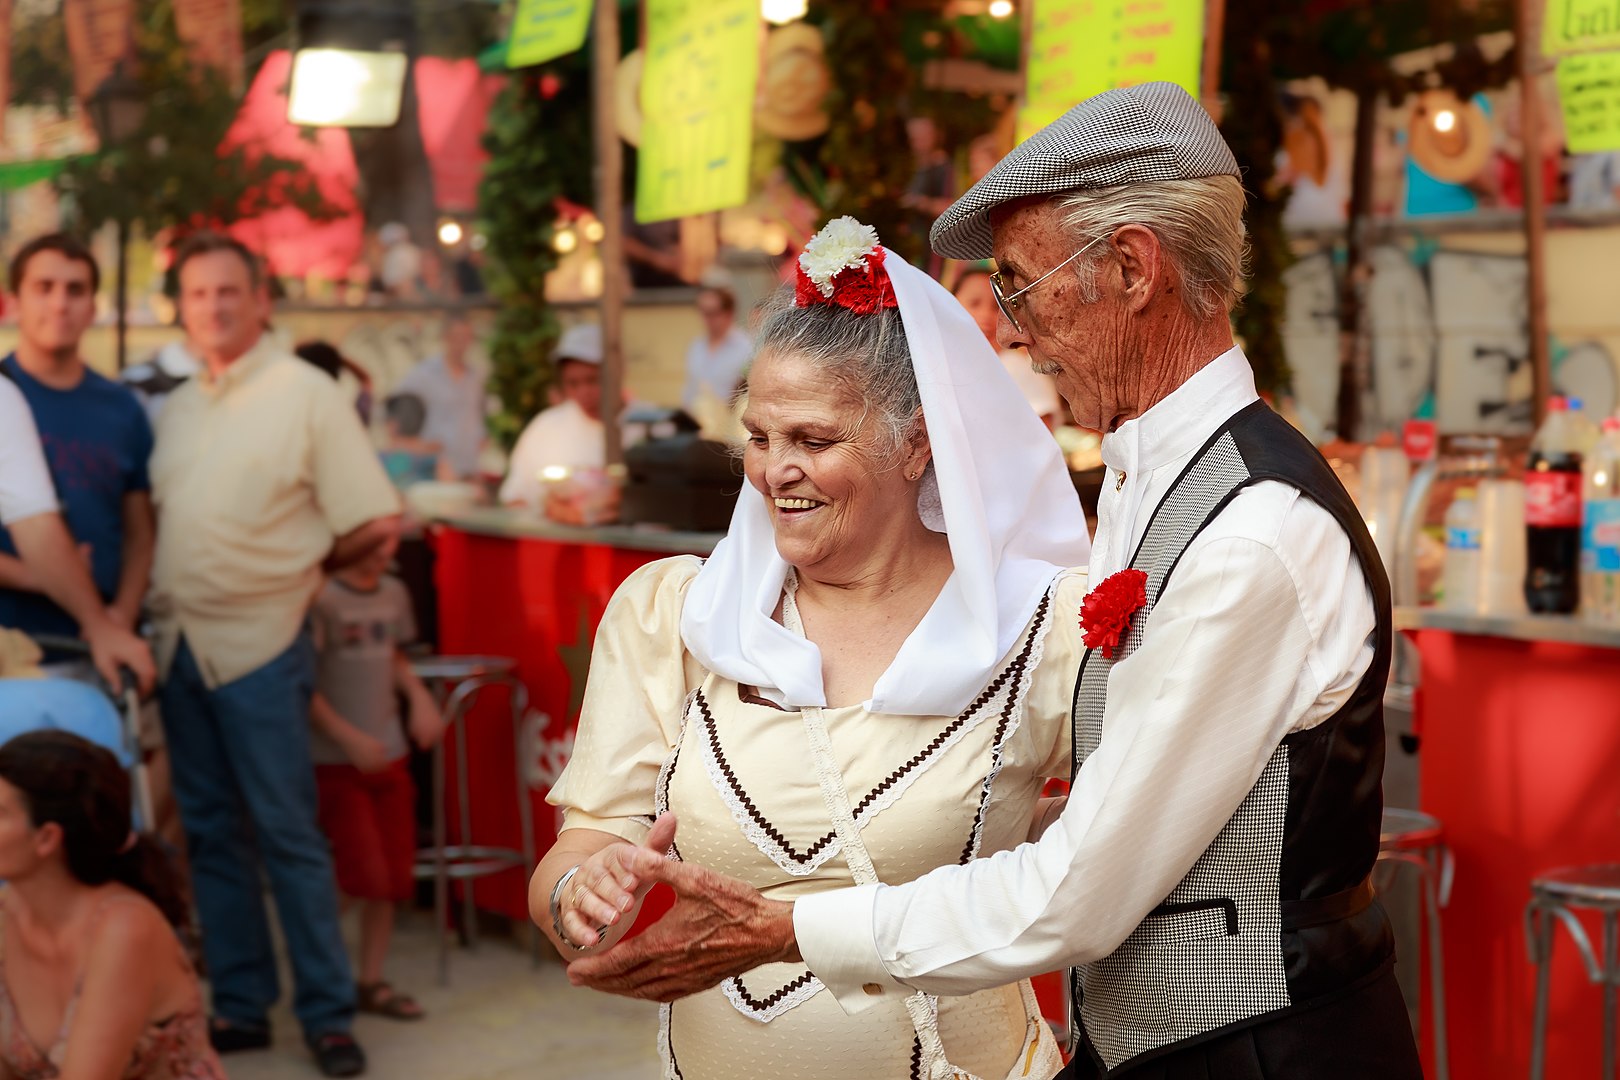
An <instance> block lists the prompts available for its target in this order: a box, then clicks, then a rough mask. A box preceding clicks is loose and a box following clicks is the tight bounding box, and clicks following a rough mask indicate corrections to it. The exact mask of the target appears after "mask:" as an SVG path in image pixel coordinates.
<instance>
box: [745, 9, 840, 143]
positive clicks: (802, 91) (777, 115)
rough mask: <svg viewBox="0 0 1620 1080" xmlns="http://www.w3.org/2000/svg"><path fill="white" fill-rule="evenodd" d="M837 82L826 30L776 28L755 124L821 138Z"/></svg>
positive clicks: (785, 135)
mask: <svg viewBox="0 0 1620 1080" xmlns="http://www.w3.org/2000/svg"><path fill="white" fill-rule="evenodd" d="M831 85H832V76H831V75H830V74H829V73H828V71H827V61H826V57H825V56H824V55H823V45H822V40H821V31H819V30H817V29H816V28H815V27H813V26H806V25H805V24H804V23H791V24H789V25H787V26H783V27H779V28H777V29H776V30H773V31H771V36H770V38H769V39H768V40H767V41H766V42H765V59H764V61H763V63H762V64H761V67H760V73H759V86H760V94H759V101H758V104H757V105H756V106H755V108H754V127H755V128H756V129H757V130H759V131H761V132H764V133H765V134H766V135H770V136H772V137H774V138H778V139H784V140H786V141H788V142H798V141H801V140H803V139H813V138H815V137H816V136H817V135H820V134H822V133H824V132H825V131H826V130H827V126H828V123H829V120H828V118H827V111H826V109H825V108H824V105H825V102H826V98H827V90H828V88H829V87H830V86H831Z"/></svg>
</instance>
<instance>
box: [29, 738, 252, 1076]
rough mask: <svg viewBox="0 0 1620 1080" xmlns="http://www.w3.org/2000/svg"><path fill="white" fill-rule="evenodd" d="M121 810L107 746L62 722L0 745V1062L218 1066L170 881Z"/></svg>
mask: <svg viewBox="0 0 1620 1080" xmlns="http://www.w3.org/2000/svg"><path fill="white" fill-rule="evenodd" d="M130 824H131V821H130V785H129V777H128V776H127V775H125V773H124V771H123V769H121V768H120V767H119V765H118V761H117V759H115V758H114V757H113V755H112V754H111V753H110V752H108V751H107V750H104V749H102V748H101V747H98V746H96V745H94V744H93V743H90V742H87V741H85V740H84V739H81V738H79V737H78V736H77V735H70V734H68V733H67V732H63V731H33V732H29V733H27V734H25V735H19V736H17V737H16V738H14V739H12V740H11V741H9V742H7V743H6V744H5V745H4V746H0V880H4V881H5V882H6V883H7V884H6V885H5V886H3V887H0V1075H3V1076H6V1077H16V1078H17V1080H91V1078H95V1080H115V1078H116V1080H224V1077H225V1071H224V1070H223V1069H222V1068H221V1067H220V1064H219V1059H218V1058H217V1057H216V1056H215V1054H214V1051H213V1049H212V1048H211V1047H210V1046H209V1044H208V1026H207V1019H206V1014H205V1013H204V1011H203V1001H202V992H201V990H200V988H199V987H198V985H197V976H196V973H195V972H194V971H192V968H191V964H190V962H189V961H188V960H187V959H186V954H185V950H184V948H183V947H182V946H181V943H180V938H179V936H178V933H177V931H178V930H179V929H180V927H181V926H183V924H184V923H185V921H186V916H187V912H186V906H185V904H184V902H183V901H182V900H181V898H180V893H179V889H178V887H177V885H178V883H177V881H176V879H175V877H174V875H173V872H172V871H171V869H170V868H169V865H168V863H167V861H166V860H165V858H164V856H163V854H162V852H161V851H160V850H159V849H158V848H157V846H156V845H155V844H154V843H153V842H152V840H151V839H149V838H148V837H145V836H143V835H141V834H139V833H136V832H134V831H133V830H132V829H131V827H130ZM24 988H26V989H24Z"/></svg>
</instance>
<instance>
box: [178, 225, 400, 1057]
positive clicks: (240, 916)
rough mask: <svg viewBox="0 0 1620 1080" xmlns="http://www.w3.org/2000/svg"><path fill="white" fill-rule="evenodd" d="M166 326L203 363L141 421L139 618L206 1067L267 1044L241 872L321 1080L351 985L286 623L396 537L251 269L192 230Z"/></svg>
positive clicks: (373, 461)
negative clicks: (193, 955)
mask: <svg viewBox="0 0 1620 1080" xmlns="http://www.w3.org/2000/svg"><path fill="white" fill-rule="evenodd" d="M175 274H176V276H177V278H178V279H179V282H180V317H181V320H182V321H183V322H184V323H185V327H186V333H187V334H188V335H189V337H190V340H191V341H192V343H193V344H194V345H195V346H196V348H197V350H198V353H199V355H200V356H201V359H202V361H203V370H202V371H201V372H199V373H198V375H197V377H196V378H194V379H192V380H190V381H189V382H187V383H186V384H185V385H184V386H182V387H180V389H179V390H177V391H175V393H174V396H173V398H172V399H171V400H170V401H169V403H168V404H167V405H166V406H165V408H164V410H163V416H162V418H161V419H160V421H159V423H158V429H157V447H156V450H155V452H154V453H153V456H152V484H153V493H154V498H155V501H156V504H157V510H158V549H157V563H156V566H155V569H154V574H153V591H152V605H151V606H152V611H153V615H154V617H155V618H156V621H157V629H158V639H157V641H158V653H159V663H160V666H161V668H162V671H163V724H164V728H165V730H166V732H167V734H168V737H169V748H170V753H171V755H172V758H173V762H174V787H175V794H176V796H177V797H178V801H179V804H180V816H181V819H182V821H183V822H184V823H185V827H186V835H187V838H188V840H189V841H190V845H191V868H192V876H193V880H194V883H195V887H196V894H197V910H198V912H199V913H200V914H201V916H202V928H203V950H204V953H205V954H206V956H207V958H208V977H209V982H210V984H211V986H212V990H213V995H212V998H213V1009H214V1022H213V1027H212V1031H211V1035H212V1039H213V1042H214V1046H215V1048H216V1049H218V1050H220V1051H221V1052H227V1051H232V1050H243V1049H252V1048H256V1047H262V1046H267V1045H269V1043H270V1026H269V1010H270V1006H271V1005H272V1004H274V1002H275V999H276V996H277V993H278V989H277V979H276V957H275V951H274V949H273V947H272V943H271V937H270V927H269V923H268V920H267V919H266V917H265V910H264V902H263V893H262V888H261V878H260V860H261V858H262V860H263V865H264V869H265V870H266V871H268V876H269V879H270V887H271V891H272V892H273V893H274V894H275V898H276V910H277V912H278V913H279V914H280V916H281V927H282V930H283V932H284V933H285V935H286V939H287V952H288V955H289V958H290V959H291V961H292V968H293V976H294V979H295V980H296V983H297V994H296V997H295V999H294V1001H293V1012H294V1013H295V1014H296V1015H297V1017H298V1020H299V1023H300V1024H302V1026H303V1029H304V1038H305V1040H306V1041H307V1042H308V1043H309V1045H310V1048H311V1050H312V1051H313V1052H314V1054H315V1058H316V1061H317V1063H318V1064H319V1065H320V1068H321V1070H322V1071H323V1072H324V1073H326V1074H327V1075H328V1076H353V1075H356V1074H358V1073H360V1072H361V1071H363V1070H364V1068H365V1056H364V1054H363V1053H362V1052H361V1050H360V1047H359V1045H358V1044H357V1043H356V1042H355V1041H354V1039H353V1038H352V1037H351V1036H350V1034H349V1027H350V1021H351V1019H352V1017H353V1013H354V1008H355V990H354V978H353V976H352V974H351V973H350V970H349V964H348V960H347V956H346V954H345V952H344V948H343V938H342V935H341V934H340V933H339V927H338V897H337V889H336V886H335V884H334V880H333V874H332V860H331V856H330V854H329V853H328V849H327V844H326V838H325V836H323V835H322V833H321V831H320V828H319V826H318V825H317V823H316V809H317V808H316V793H315V775H314V766H313V765H312V763H311V759H310V748H309V704H310V695H311V693H312V691H313V687H314V679H315V651H314V648H313V645H312V644H311V641H310V635H309V629H308V625H307V622H306V619H307V616H308V613H309V608H310V603H311V601H313V600H314V598H315V594H316V592H317V591H318V590H319V589H320V587H321V581H322V571H323V569H324V570H328V571H329V570H335V569H338V568H341V567H343V566H347V565H350V564H352V563H355V562H358V561H360V560H361V559H363V558H365V557H366V556H367V555H369V554H370V553H371V552H373V551H375V550H376V549H377V548H379V547H381V546H382V545H383V544H385V543H386V542H388V540H389V539H390V538H392V537H393V536H395V535H396V534H397V532H398V529H399V499H398V496H397V495H396V494H395V492H394V488H393V485H391V484H390V483H389V482H388V477H387V475H386V474H385V473H384V472H383V470H382V465H381V464H380V463H379V462H378V460H377V455H376V452H375V451H374V450H373V449H372V447H371V443H370V441H369V440H368V439H367V438H366V433H365V431H364V429H363V428H361V426H360V421H359V418H358V417H356V415H355V411H354V408H353V406H352V405H351V404H350V403H349V401H348V400H347V399H346V398H345V397H344V395H343V394H342V392H341V391H339V389H338V387H337V385H336V384H335V383H334V382H333V381H332V380H331V379H329V378H327V377H326V376H325V375H324V374H322V373H321V372H320V371H318V370H317V369H316V368H314V367H313V366H311V365H310V364H306V363H304V362H303V361H302V360H299V359H298V358H297V357H294V356H292V355H290V354H289V353H287V352H285V351H284V350H282V349H281V348H280V347H278V346H277V345H276V344H275V342H274V340H273V339H272V338H271V336H270V335H269V334H268V333H266V332H265V331H264V320H265V317H266V315H267V314H268V306H267V301H266V298H265V295H264V289H263V278H262V276H261V272H260V269H259V264H258V260H257V259H256V258H254V256H253V254H252V252H250V251H248V250H247V249H246V248H244V247H243V246H242V245H241V244H240V243H238V242H237V241H235V240H232V239H229V238H227V237H223V236H218V235H214V234H209V233H199V234H197V235H194V236H192V237H191V238H190V239H188V240H187V241H186V242H185V243H184V244H183V245H182V246H181V248H180V250H179V252H178V253H177V254H176V256H175Z"/></svg>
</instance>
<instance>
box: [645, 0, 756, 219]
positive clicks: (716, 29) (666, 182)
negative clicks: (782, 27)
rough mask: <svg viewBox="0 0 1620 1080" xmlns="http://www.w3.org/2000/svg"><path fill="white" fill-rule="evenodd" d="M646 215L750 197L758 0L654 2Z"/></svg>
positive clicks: (680, 213) (718, 206) (649, 12)
mask: <svg viewBox="0 0 1620 1080" xmlns="http://www.w3.org/2000/svg"><path fill="white" fill-rule="evenodd" d="M644 11H645V16H646V26H647V31H646V35H647V36H646V39H645V40H646V45H645V49H646V57H647V59H646V65H645V67H643V69H642V75H641V112H642V122H641V157H640V158H639V160H638V162H637V172H636V220H637V221H642V222H647V221H664V220H666V219H668V218H674V217H685V216H688V215H691V214H706V213H710V212H712V211H715V210H724V209H725V208H726V207H729V206H740V205H742V204H743V203H744V202H746V201H747V199H748V162H749V154H750V152H751V151H752V148H753V113H754V87H755V84H756V82H757V81H758V79H759V48H760V37H759V34H760V30H759V27H760V23H759V3H758V0H647V4H646V7H645V9H644Z"/></svg>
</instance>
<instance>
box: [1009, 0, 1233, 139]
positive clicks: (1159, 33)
mask: <svg viewBox="0 0 1620 1080" xmlns="http://www.w3.org/2000/svg"><path fill="white" fill-rule="evenodd" d="M1033 3H1034V9H1033V14H1032V24H1031V30H1030V37H1029V55H1028V57H1027V61H1026V63H1025V83H1024V104H1023V108H1021V109H1020V110H1019V114H1018V133H1019V138H1026V137H1028V136H1029V135H1030V134H1032V133H1034V132H1035V131H1037V130H1039V129H1040V128H1042V127H1044V126H1045V125H1047V124H1049V123H1051V122H1052V121H1053V120H1056V119H1057V118H1058V117H1059V116H1062V115H1063V114H1064V113H1065V112H1067V111H1068V110H1069V109H1071V108H1072V107H1074V106H1075V105H1078V104H1079V103H1080V102H1082V101H1084V100H1085V99H1086V98H1088V97H1091V96H1092V95H1093V94H1100V93H1102V92H1103V91H1104V90H1111V89H1113V88H1114V87H1116V86H1134V85H1135V84H1137V83H1144V82H1157V81H1164V82H1173V83H1176V84H1178V85H1180V86H1181V87H1182V88H1184V89H1185V90H1186V91H1187V92H1188V93H1190V94H1192V95H1194V96H1195V97H1196V96H1197V94H1198V89H1199V87H1198V79H1199V72H1200V68H1201V66H1202V63H1203V46H1204V0H1112V2H1110V0H1033Z"/></svg>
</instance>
